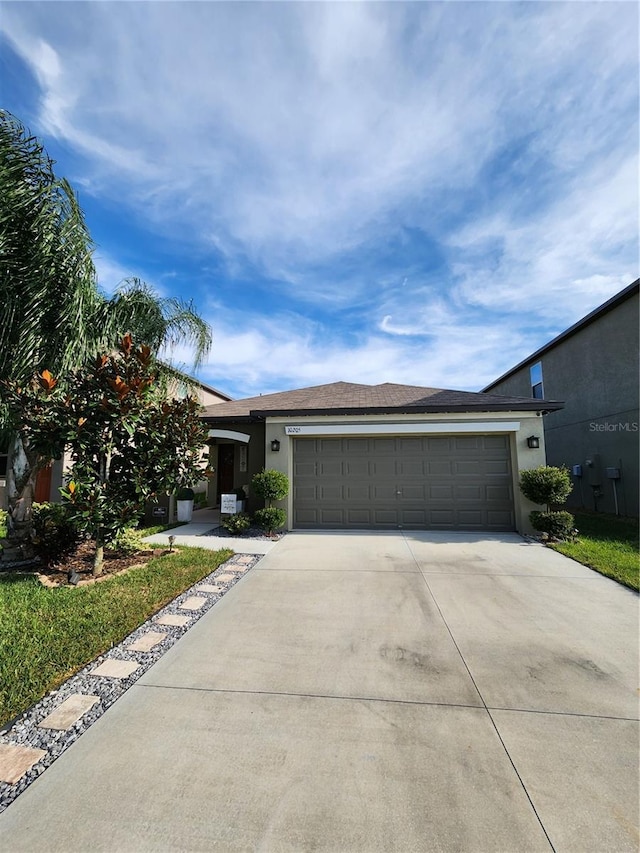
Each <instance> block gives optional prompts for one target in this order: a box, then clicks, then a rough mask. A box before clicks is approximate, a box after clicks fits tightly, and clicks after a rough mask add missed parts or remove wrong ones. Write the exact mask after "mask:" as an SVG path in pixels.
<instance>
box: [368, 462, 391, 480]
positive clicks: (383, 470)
mask: <svg viewBox="0 0 640 853" xmlns="http://www.w3.org/2000/svg"><path fill="white" fill-rule="evenodd" d="M370 471H371V476H372V477H375V479H377V480H388V479H393V478H395V476H396V460H395V459H393V458H392V457H390V458H388V459H372V461H371V466H370Z"/></svg>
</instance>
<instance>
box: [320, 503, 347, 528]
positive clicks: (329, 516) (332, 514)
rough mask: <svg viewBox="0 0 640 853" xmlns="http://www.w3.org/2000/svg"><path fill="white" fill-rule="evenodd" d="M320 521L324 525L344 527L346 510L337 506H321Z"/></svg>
mask: <svg viewBox="0 0 640 853" xmlns="http://www.w3.org/2000/svg"><path fill="white" fill-rule="evenodd" d="M318 515H319V523H320V525H321V526H323V527H329V526H334V527H342V526H343V522H344V512H343V510H341V509H338V508H336V507H334V508H324V507H321V508H320V511H319V513H318Z"/></svg>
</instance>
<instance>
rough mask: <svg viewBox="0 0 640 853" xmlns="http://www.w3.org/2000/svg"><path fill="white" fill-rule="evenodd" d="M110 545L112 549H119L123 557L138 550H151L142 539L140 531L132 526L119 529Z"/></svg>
mask: <svg viewBox="0 0 640 853" xmlns="http://www.w3.org/2000/svg"><path fill="white" fill-rule="evenodd" d="M110 547H111V548H113V550H114V551H120V553H121V554H123V555H124V556H125V557H130V556H131V555H132V554H137V553H138V551H149V550H151V549H150V548H149V546H148V545H147V543H146V542H143V541H142V532H141V531H140V530H136V529H135V528H133V527H125V529H124V530H121V531H120V532H119V533H118V535H117V536H116V538H115V539H114V540H113V542H111V543H110Z"/></svg>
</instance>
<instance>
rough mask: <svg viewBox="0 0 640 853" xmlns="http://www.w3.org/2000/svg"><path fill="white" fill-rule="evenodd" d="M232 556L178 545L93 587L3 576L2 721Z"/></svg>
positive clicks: (0, 633) (0, 639) (0, 615)
mask: <svg viewBox="0 0 640 853" xmlns="http://www.w3.org/2000/svg"><path fill="white" fill-rule="evenodd" d="M232 553H233V552H232V551H229V550H221V551H205V550H204V549H201V548H181V549H180V551H178V552H175V553H173V554H169V555H167V556H162V557H154V558H153V559H152V560H150V561H149V562H148V563H146V565H144V566H142V567H140V568H137V569H132V570H131V571H129V572H128V573H127V574H123V575H118V576H115V577H112V578H109V579H107V580H105V581H102V582H101V583H96V584H93V585H91V586H79V587H70V586H64V587H59V588H56V589H48V588H45V587H43V586H42V585H41V584H40V583H39V582H38V580H37V579H36V578H35V577H33V576H25V575H20V574H9V573H8V574H1V573H0V626H1V627H0V725H3V724H4V723H6V722H7V721H9V720H11V719H13V718H14V717H16V716H17V715H18V714H20V713H21V712H22V711H24V710H26V709H27V708H29V707H30V706H31V705H33V704H34V703H35V702H37V701H38V699H40V698H41V697H42V696H44V695H45V694H46V693H47V692H48V691H49V690H53V689H54V688H55V687H57V686H58V685H60V684H61V683H62V682H63V681H65V680H66V679H67V678H69V676H71V675H73V673H74V672H77V671H78V670H79V669H82V667H83V666H84V665H85V664H87V663H89V662H90V661H91V660H93V659H94V658H95V657H97V656H98V655H100V654H102V653H103V652H105V651H107V650H108V649H110V648H111V647H112V646H114V645H116V644H117V643H119V642H121V641H122V640H123V639H124V638H125V637H126V636H127V635H128V634H130V633H131V631H133V630H134V629H135V628H137V627H138V626H139V625H141V624H142V623H143V622H145V621H146V620H147V619H148V618H149V617H150V616H152V615H153V614H154V613H155V612H157V611H158V610H160V608H161V607H163V606H164V605H165V604H167V603H168V602H169V601H171V600H172V599H174V598H175V597H176V596H177V595H180V593H182V592H184V591H185V590H186V589H188V588H189V587H190V586H192V585H193V584H194V583H196V582H197V581H199V580H201V579H202V578H203V577H205V576H206V575H208V574H209V573H210V572H213V571H215V569H216V568H217V567H218V566H219V565H221V564H222V563H224V562H225V560H227V559H229V557H230V556H231V555H232Z"/></svg>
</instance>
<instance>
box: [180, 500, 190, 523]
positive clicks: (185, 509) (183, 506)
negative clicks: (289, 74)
mask: <svg viewBox="0 0 640 853" xmlns="http://www.w3.org/2000/svg"><path fill="white" fill-rule="evenodd" d="M176 504H177V507H178V521H191V515H192V513H193V501H176Z"/></svg>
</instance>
